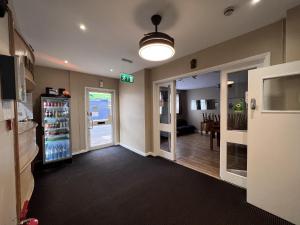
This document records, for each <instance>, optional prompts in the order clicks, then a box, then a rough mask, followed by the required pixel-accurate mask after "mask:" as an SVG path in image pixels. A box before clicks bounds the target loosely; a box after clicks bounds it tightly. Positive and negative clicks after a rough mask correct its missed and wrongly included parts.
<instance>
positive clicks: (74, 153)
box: [72, 143, 156, 156]
mask: <svg viewBox="0 0 300 225" xmlns="http://www.w3.org/2000/svg"><path fill="white" fill-rule="evenodd" d="M116 145H120V146H122V147H124V148H126V149H128V150H130V151H132V152H135V153H137V154H139V155H141V156H156V154H154V152H147V153H145V152H143V151H141V150H138V149H135V148H132V147H129V146H128V145H124V144H120V143H116ZM86 152H89V151H88V150H86V149H82V150H80V151H78V152H73V153H72V155H73V156H74V155H79V154H83V153H86Z"/></svg>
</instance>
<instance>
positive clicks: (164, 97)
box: [159, 85, 171, 124]
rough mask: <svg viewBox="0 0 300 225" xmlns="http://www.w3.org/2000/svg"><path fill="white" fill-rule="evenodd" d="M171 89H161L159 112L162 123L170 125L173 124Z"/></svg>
mask: <svg viewBox="0 0 300 225" xmlns="http://www.w3.org/2000/svg"><path fill="white" fill-rule="evenodd" d="M170 97H171V87H170V85H167V86H166V87H162V86H160V87H159V112H160V123H164V124H170V123H171V111H170V109H171V107H170V104H171V101H170Z"/></svg>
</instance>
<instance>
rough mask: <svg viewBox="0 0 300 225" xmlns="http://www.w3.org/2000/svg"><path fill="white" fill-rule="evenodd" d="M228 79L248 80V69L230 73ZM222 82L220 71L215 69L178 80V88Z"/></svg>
mask: <svg viewBox="0 0 300 225" xmlns="http://www.w3.org/2000/svg"><path fill="white" fill-rule="evenodd" d="M228 80H229V81H234V83H235V84H237V83H245V82H248V70H242V71H237V72H234V73H229V74H228ZM219 84H220V72H219V71H215V72H211V73H206V74H202V75H197V76H192V77H187V78H183V79H178V80H176V89H177V90H192V89H200V88H209V87H218V86H219Z"/></svg>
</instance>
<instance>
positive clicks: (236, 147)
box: [227, 143, 247, 177]
mask: <svg viewBox="0 0 300 225" xmlns="http://www.w3.org/2000/svg"><path fill="white" fill-rule="evenodd" d="M227 171H228V172H230V173H234V174H237V175H240V176H243V177H247V146H246V145H240V144H234V143H227Z"/></svg>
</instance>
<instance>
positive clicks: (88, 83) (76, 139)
mask: <svg viewBox="0 0 300 225" xmlns="http://www.w3.org/2000/svg"><path fill="white" fill-rule="evenodd" d="M100 80H102V81H103V82H104V87H103V88H106V89H114V90H116V99H117V101H116V114H117V118H116V120H117V121H116V124H117V130H119V128H118V127H119V118H118V115H119V113H118V112H119V111H118V105H119V102H118V88H119V87H118V84H119V81H118V80H117V79H112V78H106V77H101V76H95V75H89V74H84V73H78V72H73V71H66V70H60V69H53V68H49V67H42V66H36V67H35V81H36V83H37V86H36V88H35V89H34V92H33V104H34V119H35V120H36V121H37V122H40V121H41V118H40V95H41V94H42V93H44V92H45V88H46V87H53V88H66V89H67V90H69V91H70V93H71V134H72V151H73V153H76V152H78V151H81V150H85V149H86V143H85V115H84V110H85V108H84V107H85V103H84V97H85V96H84V94H85V87H99V83H100ZM37 141H38V142H39V145H40V144H41V127H40V128H39V129H38V139H37ZM118 141H119V133H118V132H117V137H116V142H118Z"/></svg>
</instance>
